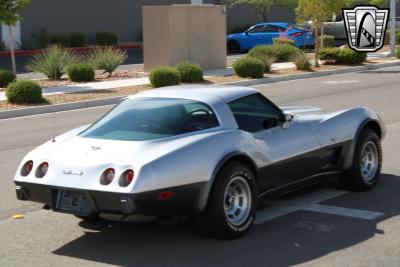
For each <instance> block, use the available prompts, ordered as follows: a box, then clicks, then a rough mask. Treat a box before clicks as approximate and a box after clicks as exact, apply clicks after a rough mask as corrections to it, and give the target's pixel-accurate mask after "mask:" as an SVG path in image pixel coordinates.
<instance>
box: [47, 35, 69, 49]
mask: <svg viewBox="0 0 400 267" xmlns="http://www.w3.org/2000/svg"><path fill="white" fill-rule="evenodd" d="M51 43H52V44H53V45H59V46H63V47H69V46H70V45H71V40H70V39H69V35H66V34H54V35H52V36H51Z"/></svg>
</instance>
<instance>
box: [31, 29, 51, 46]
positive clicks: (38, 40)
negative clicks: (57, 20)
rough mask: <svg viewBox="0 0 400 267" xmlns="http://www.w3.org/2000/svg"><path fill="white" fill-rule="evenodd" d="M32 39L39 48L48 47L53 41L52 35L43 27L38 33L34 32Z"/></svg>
mask: <svg viewBox="0 0 400 267" xmlns="http://www.w3.org/2000/svg"><path fill="white" fill-rule="evenodd" d="M32 41H33V42H34V43H35V45H36V47H37V48H46V47H47V46H48V45H49V44H50V43H51V36H50V34H48V33H47V31H46V30H44V29H42V30H40V31H39V32H37V33H34V34H32Z"/></svg>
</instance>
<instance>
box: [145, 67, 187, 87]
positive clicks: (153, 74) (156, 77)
mask: <svg viewBox="0 0 400 267" xmlns="http://www.w3.org/2000/svg"><path fill="white" fill-rule="evenodd" d="M149 79H150V83H151V85H152V86H153V87H164V86H171V85H178V84H180V83H181V76H180V74H179V72H178V71H177V70H176V69H175V68H171V67H156V68H153V69H152V70H151V71H150V75H149Z"/></svg>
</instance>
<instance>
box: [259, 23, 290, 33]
mask: <svg viewBox="0 0 400 267" xmlns="http://www.w3.org/2000/svg"><path fill="white" fill-rule="evenodd" d="M285 30H286V29H285V28H282V27H279V26H274V25H268V26H266V27H265V28H264V32H269V33H279V32H284V31H285Z"/></svg>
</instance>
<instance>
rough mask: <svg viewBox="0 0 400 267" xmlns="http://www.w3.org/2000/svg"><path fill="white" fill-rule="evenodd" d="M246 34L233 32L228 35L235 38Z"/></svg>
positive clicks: (229, 37)
mask: <svg viewBox="0 0 400 267" xmlns="http://www.w3.org/2000/svg"><path fill="white" fill-rule="evenodd" d="M245 35H246V34H245V33H233V34H229V35H228V39H235V38H238V37H242V36H245Z"/></svg>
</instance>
